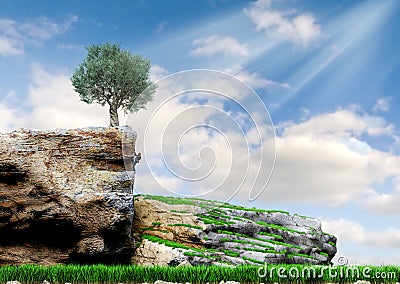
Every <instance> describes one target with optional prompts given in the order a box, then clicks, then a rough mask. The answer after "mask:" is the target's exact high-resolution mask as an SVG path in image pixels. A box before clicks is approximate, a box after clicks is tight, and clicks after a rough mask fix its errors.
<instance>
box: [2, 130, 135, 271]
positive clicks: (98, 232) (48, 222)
mask: <svg viewBox="0 0 400 284" xmlns="http://www.w3.org/2000/svg"><path fill="white" fill-rule="evenodd" d="M123 137H125V138H127V139H125V140H124V142H126V143H127V144H130V145H131V148H130V149H131V150H134V148H133V147H134V142H135V134H134V132H132V130H130V129H129V128H120V129H109V128H87V129H73V130H54V131H44V130H41V131H33V130H19V131H14V132H12V133H7V134H0V264H1V263H8V264H14V263H15V264H16V263H18V264H20V263H40V264H53V263H69V262H86V263H94V262H104V263H110V262H125V263H127V262H129V260H130V257H131V254H132V250H133V242H132V237H131V228H132V217H133V203H132V194H131V192H130V185H131V181H130V176H129V175H128V173H127V172H126V171H125V166H124V159H123V155H122V142H123ZM128 138H129V139H130V140H129V139H128ZM127 149H128V147H127Z"/></svg>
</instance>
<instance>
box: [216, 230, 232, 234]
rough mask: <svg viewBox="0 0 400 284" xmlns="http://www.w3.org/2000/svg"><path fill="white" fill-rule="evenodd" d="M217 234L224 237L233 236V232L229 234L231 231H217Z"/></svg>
mask: <svg viewBox="0 0 400 284" xmlns="http://www.w3.org/2000/svg"><path fill="white" fill-rule="evenodd" d="M218 233H219V234H226V235H234V233H233V232H231V231H225V230H218Z"/></svg>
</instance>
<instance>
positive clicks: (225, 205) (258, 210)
mask: <svg viewBox="0 0 400 284" xmlns="http://www.w3.org/2000/svg"><path fill="white" fill-rule="evenodd" d="M220 207H222V208H227V209H234V210H240V211H250V212H262V213H283V214H289V212H287V211H283V210H267V209H257V208H255V207H253V208H248V207H244V206H239V205H232V204H229V203H224V204H223V205H221V206H220Z"/></svg>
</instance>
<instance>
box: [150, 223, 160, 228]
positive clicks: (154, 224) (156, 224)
mask: <svg viewBox="0 0 400 284" xmlns="http://www.w3.org/2000/svg"><path fill="white" fill-rule="evenodd" d="M151 224H152V225H153V226H155V227H159V226H160V225H161V222H153V223H151Z"/></svg>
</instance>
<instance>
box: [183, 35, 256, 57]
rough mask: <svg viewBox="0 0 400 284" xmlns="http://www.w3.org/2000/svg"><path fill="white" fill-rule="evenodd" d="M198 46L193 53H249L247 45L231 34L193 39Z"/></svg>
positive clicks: (204, 54)
mask: <svg viewBox="0 0 400 284" xmlns="http://www.w3.org/2000/svg"><path fill="white" fill-rule="evenodd" d="M193 44H194V45H196V46H197V47H196V48H195V49H194V50H192V52H191V54H193V55H195V56H212V55H215V54H225V55H247V54H248V51H247V48H246V46H245V45H243V44H240V43H239V42H238V40H237V39H235V38H233V37H230V36H218V35H212V36H209V37H206V38H199V39H196V40H194V41H193Z"/></svg>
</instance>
